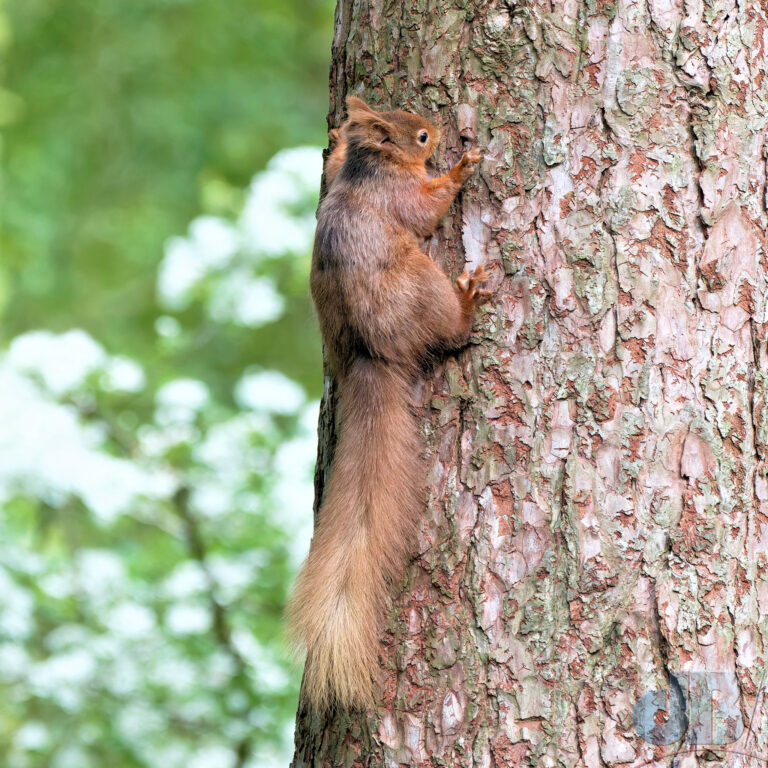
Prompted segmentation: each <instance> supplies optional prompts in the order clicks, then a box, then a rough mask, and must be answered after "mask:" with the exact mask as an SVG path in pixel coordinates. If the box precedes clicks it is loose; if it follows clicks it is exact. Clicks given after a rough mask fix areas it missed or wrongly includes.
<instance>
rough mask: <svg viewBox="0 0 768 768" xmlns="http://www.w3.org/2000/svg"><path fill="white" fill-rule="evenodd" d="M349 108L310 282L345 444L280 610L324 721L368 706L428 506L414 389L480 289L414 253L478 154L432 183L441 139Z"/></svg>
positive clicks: (459, 340)
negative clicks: (392, 604) (396, 597)
mask: <svg viewBox="0 0 768 768" xmlns="http://www.w3.org/2000/svg"><path fill="white" fill-rule="evenodd" d="M347 109H348V113H349V117H348V119H347V121H346V122H345V123H344V125H343V126H342V128H341V130H340V131H334V132H332V134H331V138H332V140H335V141H336V142H337V145H336V147H335V148H334V150H333V152H332V153H331V155H330V157H329V158H328V161H327V163H326V170H325V173H326V183H327V189H328V191H327V194H326V196H325V198H324V199H323V201H322V202H321V204H320V207H319V209H318V217H317V232H316V235H315V247H314V254H313V260H312V272H311V278H310V284H311V289H312V296H313V299H314V301H315V305H316V308H317V314H318V317H319V320H320V328H321V331H322V335H323V341H324V343H325V350H326V356H327V362H328V366H329V368H330V371H331V373H332V375H334V376H335V377H336V379H337V381H338V386H339V392H340V396H339V410H338V419H339V424H340V430H339V439H338V444H337V446H336V451H335V454H334V457H333V464H332V468H331V476H330V479H329V481H328V484H327V486H326V488H325V492H324V494H323V500H322V504H321V507H320V510H319V513H318V521H317V526H316V528H315V534H314V538H313V540H312V546H311V549H310V553H309V557H308V558H307V560H306V562H305V564H304V566H303V567H302V570H301V572H300V573H299V576H298V579H297V583H296V587H295V589H294V593H293V596H292V598H291V601H290V604H289V608H288V615H289V620H290V624H291V628H292V632H293V636H294V638H295V640H296V642H297V644H298V645H300V646H301V647H303V648H304V650H305V651H306V657H307V660H306V668H305V674H304V683H303V695H304V697H305V699H306V700H307V701H308V702H309V703H310V704H312V705H313V706H315V707H317V708H320V709H322V708H325V707H328V706H330V705H338V706H344V707H366V706H370V705H372V704H373V701H374V696H373V692H374V677H375V674H376V670H377V668H378V663H377V662H378V649H379V632H380V629H381V626H382V623H383V620H384V618H385V611H386V609H387V606H388V602H389V596H390V589H391V586H392V584H393V583H395V582H397V581H398V580H399V579H400V578H401V577H402V574H403V572H404V570H405V567H406V566H407V564H408V560H409V558H410V557H411V556H412V554H413V545H414V542H415V539H416V533H417V526H418V517H419V512H420V510H421V509H422V507H423V504H424V498H423V470H422V466H421V460H420V457H421V453H422V449H421V446H420V444H419V439H418V431H417V424H416V421H415V418H414V416H413V414H412V412H411V397H412V390H413V385H414V383H415V381H416V379H417V377H418V376H419V375H421V372H422V370H423V365H424V362H425V361H426V360H428V359H430V358H431V357H433V356H434V355H435V354H440V353H443V354H444V353H446V352H451V351H455V350H458V349H460V348H461V347H462V346H464V345H465V344H466V343H467V341H468V339H469V334H470V331H471V328H472V314H473V309H474V307H475V304H476V303H477V301H478V300H479V298H480V297H481V296H482V295H484V292H482V291H479V290H478V287H479V285H480V284H481V283H482V282H483V281H484V280H485V278H486V274H485V271H484V269H483V268H482V267H479V268H477V269H476V270H475V271H474V274H473V275H472V276H470V275H469V274H468V273H465V274H464V275H462V276H461V277H460V278H459V280H458V281H457V284H456V287H454V286H452V285H451V283H450V281H449V279H448V277H447V276H446V275H445V274H444V273H443V272H442V271H441V270H440V269H439V268H438V267H437V266H436V265H435V264H434V263H433V262H432V261H431V260H430V259H429V258H428V257H427V256H426V254H425V253H424V252H423V251H422V247H421V246H422V242H423V240H424V238H425V237H428V236H429V235H431V234H432V232H433V231H434V229H435V227H436V225H437V222H438V220H439V219H440V217H441V216H442V215H443V214H444V213H445V212H446V211H447V210H448V207H449V206H450V204H451V202H452V201H453V199H454V198H455V196H456V194H457V193H458V191H459V189H460V187H461V185H462V183H463V182H464V181H465V180H466V179H467V178H468V177H469V176H470V175H471V174H472V172H473V171H474V169H475V166H476V164H477V163H478V162H479V160H480V153H479V152H478V151H477V150H472V151H470V152H467V153H466V154H465V155H464V156H463V157H462V158H461V160H460V161H459V162H458V163H457V164H456V165H455V166H454V167H453V168H452V169H451V170H450V171H449V172H448V173H447V174H446V175H444V176H441V177H439V178H436V179H431V180H430V179H429V177H428V175H427V171H426V168H425V162H426V161H427V159H428V158H429V157H430V155H431V154H432V153H433V152H434V150H435V148H436V147H437V143H438V141H439V138H440V134H439V132H438V130H437V128H435V127H434V126H433V125H431V124H430V123H429V122H427V121H426V120H424V119H423V118H421V117H419V116H417V115H414V114H410V113H407V112H400V111H392V112H377V111H374V110H373V109H371V108H370V107H369V106H368V105H366V104H365V103H364V102H363V101H361V100H360V99H358V98H356V97H349V98H348V99H347Z"/></svg>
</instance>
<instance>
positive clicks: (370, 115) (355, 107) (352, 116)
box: [347, 96, 380, 125]
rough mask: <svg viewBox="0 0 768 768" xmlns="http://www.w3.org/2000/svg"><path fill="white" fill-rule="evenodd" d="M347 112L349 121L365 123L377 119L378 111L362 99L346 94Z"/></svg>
mask: <svg viewBox="0 0 768 768" xmlns="http://www.w3.org/2000/svg"><path fill="white" fill-rule="evenodd" d="M347 114H348V115H349V122H350V123H359V124H360V125H365V124H367V123H370V122H371V120H379V119H380V116H379V113H378V112H377V111H376V110H375V109H371V107H369V106H368V105H367V104H366V103H365V102H364V101H363V100H362V99H358V98H357V96H347Z"/></svg>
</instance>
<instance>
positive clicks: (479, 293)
mask: <svg viewBox="0 0 768 768" xmlns="http://www.w3.org/2000/svg"><path fill="white" fill-rule="evenodd" d="M488 277H489V275H488V272H487V271H486V269H485V267H484V266H483V265H482V264H481V265H480V266H479V267H476V268H475V271H474V272H472V274H470V273H469V271H465V272H463V273H462V274H461V275H460V276H459V277H458V278H457V280H456V287H457V288H458V289H459V292H460V294H461V300H462V301H463V302H464V303H465V304H466V305H467V306H469V307H474V306H476V305H477V304H479V303H480V302H481V301H484V300H485V299H487V298H488V297H489V296H490V295H491V292H490V291H484V290H481V286H482V285H484V284H485V281H486V280H488Z"/></svg>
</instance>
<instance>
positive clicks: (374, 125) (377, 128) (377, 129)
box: [368, 119, 392, 144]
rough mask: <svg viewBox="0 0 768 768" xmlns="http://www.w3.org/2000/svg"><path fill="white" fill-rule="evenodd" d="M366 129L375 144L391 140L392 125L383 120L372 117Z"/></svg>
mask: <svg viewBox="0 0 768 768" xmlns="http://www.w3.org/2000/svg"><path fill="white" fill-rule="evenodd" d="M368 130H369V131H370V134H371V136H372V137H373V140H374V141H375V142H376V143H377V144H386V143H387V142H388V141H390V140H391V134H392V126H391V125H390V124H389V123H387V122H385V121H384V120H378V119H374V120H373V121H372V122H370V123H369V124H368Z"/></svg>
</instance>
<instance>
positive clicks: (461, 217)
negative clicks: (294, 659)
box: [294, 0, 768, 768]
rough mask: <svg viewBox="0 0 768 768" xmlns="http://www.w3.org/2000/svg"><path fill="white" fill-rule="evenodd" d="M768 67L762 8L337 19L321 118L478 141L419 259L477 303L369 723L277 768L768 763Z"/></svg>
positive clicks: (561, 7)
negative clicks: (365, 112)
mask: <svg viewBox="0 0 768 768" xmlns="http://www.w3.org/2000/svg"><path fill="white" fill-rule="evenodd" d="M767 44H768V9H766V6H765V4H763V5H762V6H761V3H760V2H758V0H647V2H642V3H636V2H625V0H617V1H616V2H614V1H613V0H566V2H562V3H551V2H548V0H521V1H520V2H514V1H508V2H501V1H500V0H490V2H484V1H481V0H474V2H473V1H472V0H446V1H442V0H431V1H430V2H427V1H426V0H419V1H418V2H413V3H395V2H391V1H390V2H383V1H382V0H355V1H354V2H353V1H352V0H340V2H339V7H338V11H337V18H336V33H335V39H334V45H333V64H332V70H331V98H332V104H333V105H334V108H333V112H332V118H333V123H334V124H338V122H339V120H340V119H341V117H342V112H343V107H342V105H343V97H344V96H345V94H347V93H349V92H352V91H355V92H358V88H361V90H360V91H359V92H360V93H361V95H363V96H364V97H365V98H367V99H369V100H370V101H371V103H372V104H374V105H384V106H386V107H388V108H389V107H394V108H404V109H409V110H412V111H416V112H419V113H421V114H423V115H425V116H427V117H431V119H433V120H434V121H435V122H437V123H438V124H440V125H442V126H443V127H444V138H443V141H442V144H441V147H440V149H439V151H438V153H437V155H436V164H437V166H438V168H439V169H440V170H441V171H442V170H444V169H445V168H447V167H448V166H449V165H451V164H452V163H454V162H455V161H456V160H457V159H458V157H459V156H460V153H461V151H462V144H463V140H465V141H464V143H466V141H469V142H472V143H476V145H477V146H479V147H480V149H481V150H482V151H483V153H484V158H485V159H484V161H483V162H482V164H481V167H480V173H479V174H478V175H477V176H476V177H475V178H474V179H472V180H470V181H469V182H468V184H467V186H466V188H465V191H464V192H463V194H462V196H461V197H460V199H459V201H458V203H457V204H456V205H455V206H454V208H453V209H452V211H451V213H450V214H449V215H448V216H447V217H446V219H445V223H444V225H443V226H442V229H441V231H440V232H439V234H438V236H436V237H435V238H433V239H432V241H431V243H430V245H429V252H430V255H431V256H432V257H433V258H434V259H436V260H437V261H438V262H440V263H441V264H443V265H444V266H445V268H446V269H447V270H449V271H450V272H451V274H452V275H454V276H455V275H457V274H458V273H459V272H461V271H462V270H463V269H464V267H465V264H468V265H470V266H475V265H477V264H479V263H485V264H486V265H487V266H488V267H489V268H490V270H491V272H492V275H493V277H492V281H491V285H492V287H493V289H494V290H495V295H494V298H493V299H492V301H491V302H490V303H489V304H488V305H487V306H486V307H485V308H484V310H483V311H482V312H481V314H480V317H479V319H478V322H477V325H476V333H475V338H474V343H473V345H472V346H471V347H470V348H469V349H468V350H466V351H464V352H462V353H461V354H460V355H458V356H457V357H455V358H451V359H449V360H448V361H447V362H446V363H445V365H442V366H441V367H440V368H439V369H438V370H437V371H436V373H435V375H434V377H432V378H431V379H429V380H428V381H426V382H425V384H424V385H423V388H422V391H421V393H420V395H419V397H420V399H421V402H422V403H423V410H422V411H421V414H420V417H421V419H422V426H423V436H424V445H425V451H426V455H427V463H428V467H429V470H428V475H427V483H428V491H429V497H428V503H427V505H426V507H425V510H424V517H423V521H422V524H421V534H420V541H419V547H418V552H419V554H418V556H417V557H416V558H415V560H414V562H413V564H412V566H411V568H410V570H409V572H408V574H407V579H406V580H404V583H403V584H402V585H400V588H399V592H398V594H397V595H396V597H395V599H394V604H393V608H392V611H391V614H390V619H389V625H388V627H387V628H386V629H385V630H384V631H383V633H382V646H381V665H382V672H381V684H382V691H383V693H382V696H381V699H380V701H379V706H378V707H377V709H376V710H375V711H374V712H368V713H365V714H354V713H336V714H333V715H330V716H327V717H323V718H321V717H318V716H317V715H313V714H312V713H310V712H308V711H306V709H305V708H301V707H300V711H299V717H298V721H297V736H296V745H297V746H296V757H295V760H294V765H295V766H303V767H305V768H309V767H310V766H312V767H313V768H319V767H320V766H345V768H348V767H349V766H446V768H448V767H451V768H452V767H453V766H462V767H465V766H466V767H469V766H482V767H483V768H491V767H493V766H497V767H500V766H517V765H530V766H587V767H588V768H592V767H593V766H594V767H597V766H611V765H620V764H621V765H633V766H640V765H645V764H648V765H656V764H658V765H671V764H672V763H671V761H670V758H669V757H668V756H669V755H672V754H674V753H676V752H677V753H678V758H679V759H680V760H681V762H679V763H677V764H678V765H684V766H688V765H696V764H698V762H697V761H703V760H707V761H715V763H714V764H722V765H729V766H748V765H757V764H758V763H757V762H756V761H755V757H762V759H763V761H764V760H765V759H766V758H768V703H766V702H765V701H764V698H765V697H763V696H762V695H760V694H761V690H762V686H763V684H764V682H765V680H764V671H765V669H766V656H767V654H768V646H767V643H768V620H767V617H768V477H767V475H768V464H767V463H766V460H767V459H768V370H767V369H766V361H767V359H768V355H767V353H766V337H767V334H768V322H767V321H768V314H767V310H768V307H767V305H766V288H767V286H766V271H765V270H766V267H768V255H767V253H766V247H767V246H768V238H767V237H766V227H767V225H768V214H767V211H766V205H767V200H766V154H767V153H766V149H765V141H766V111H767V105H768V79H767V78H766V71H767V70H768V48H767ZM329 391H332V390H329ZM332 406H333V403H332V398H326V408H325V414H324V420H323V422H322V425H323V428H322V429H321V454H320V455H321V466H320V467H319V470H318V477H319V478H322V477H323V476H324V473H325V472H326V471H327V470H328V468H329V464H328V458H327V457H328V456H329V454H330V453H331V451H332V442H333V441H332V428H331V424H332V419H331V418H330V416H329V414H331V413H332ZM321 485H322V483H320V486H321ZM654 692H655V693H654ZM713 702H714V703H713ZM654 728H655V730H654ZM673 737H674V738H673ZM737 738H738V740H736V739H737ZM667 742H669V743H667ZM702 745H708V746H706V748H705V747H704V746H702ZM665 756H666V757H665ZM750 756H751V757H750ZM706 764H707V765H713V763H712V762H707V763H706ZM763 764H764V763H763Z"/></svg>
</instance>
